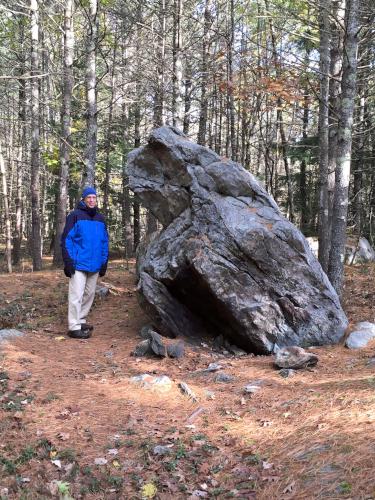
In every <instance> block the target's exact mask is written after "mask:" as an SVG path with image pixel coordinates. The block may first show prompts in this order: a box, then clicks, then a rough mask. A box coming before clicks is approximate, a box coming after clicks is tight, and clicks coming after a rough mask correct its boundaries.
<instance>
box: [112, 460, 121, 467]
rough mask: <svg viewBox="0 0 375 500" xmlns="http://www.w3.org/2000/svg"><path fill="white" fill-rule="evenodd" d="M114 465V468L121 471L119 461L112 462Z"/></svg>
mask: <svg viewBox="0 0 375 500" xmlns="http://www.w3.org/2000/svg"><path fill="white" fill-rule="evenodd" d="M112 465H113V467H115V468H116V469H119V468H120V467H121V464H120V462H119V461H118V460H113V461H112Z"/></svg>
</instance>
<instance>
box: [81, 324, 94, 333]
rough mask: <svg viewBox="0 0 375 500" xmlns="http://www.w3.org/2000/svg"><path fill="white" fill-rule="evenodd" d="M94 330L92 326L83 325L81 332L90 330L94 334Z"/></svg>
mask: <svg viewBox="0 0 375 500" xmlns="http://www.w3.org/2000/svg"><path fill="white" fill-rule="evenodd" d="M93 329H94V327H93V326H92V325H89V324H88V323H82V324H81V330H89V331H90V332H92V330H93Z"/></svg>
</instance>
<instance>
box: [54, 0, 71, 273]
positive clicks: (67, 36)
mask: <svg viewBox="0 0 375 500" xmlns="http://www.w3.org/2000/svg"><path fill="white" fill-rule="evenodd" d="M63 52H64V77H63V78H64V80H63V89H62V105H61V139H60V174H59V191H58V196H57V204H56V223H55V232H54V234H55V239H54V253H53V263H54V264H55V265H61V263H62V254H61V247H60V238H61V235H62V232H63V230H64V225H65V218H66V209H67V202H68V180H69V161H70V147H71V107H72V96H73V84H74V75H73V59H74V31H73V0H66V2H65V13H64V47H63Z"/></svg>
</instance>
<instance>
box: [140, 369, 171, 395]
mask: <svg viewBox="0 0 375 500" xmlns="http://www.w3.org/2000/svg"><path fill="white" fill-rule="evenodd" d="M130 382H131V383H133V384H138V385H140V386H141V387H143V388H144V389H155V390H158V391H161V392H166V391H169V390H170V389H171V388H172V380H171V379H170V378H169V377H167V376H166V375H161V376H160V377H153V376H152V375H149V374H148V373H144V374H142V375H136V376H135V377H131V378H130Z"/></svg>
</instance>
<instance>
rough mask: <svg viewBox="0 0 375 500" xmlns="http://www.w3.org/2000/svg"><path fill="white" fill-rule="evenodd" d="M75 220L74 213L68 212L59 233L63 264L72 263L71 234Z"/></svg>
mask: <svg viewBox="0 0 375 500" xmlns="http://www.w3.org/2000/svg"><path fill="white" fill-rule="evenodd" d="M75 222H76V221H75V217H74V215H73V214H72V213H71V214H69V215H68V216H67V218H66V222H65V227H64V231H63V233H62V235H61V242H60V244H61V251H62V258H63V261H64V265H65V266H67V265H71V266H73V265H74V253H73V248H74V242H73V236H74V230H75Z"/></svg>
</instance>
